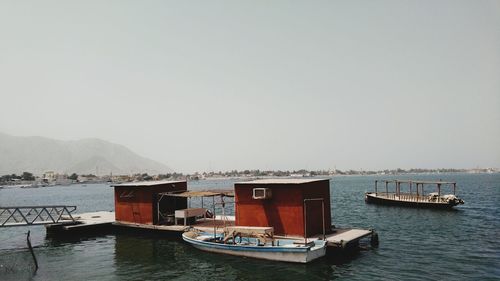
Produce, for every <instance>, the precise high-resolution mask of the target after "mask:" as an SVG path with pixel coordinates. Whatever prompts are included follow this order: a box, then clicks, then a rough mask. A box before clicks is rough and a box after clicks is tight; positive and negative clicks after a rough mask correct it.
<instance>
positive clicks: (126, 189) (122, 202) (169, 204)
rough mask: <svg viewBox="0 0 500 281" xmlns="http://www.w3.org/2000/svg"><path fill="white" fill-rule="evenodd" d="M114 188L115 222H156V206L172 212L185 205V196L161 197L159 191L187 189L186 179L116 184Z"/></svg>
mask: <svg viewBox="0 0 500 281" xmlns="http://www.w3.org/2000/svg"><path fill="white" fill-rule="evenodd" d="M114 188H115V219H116V221H117V222H125V223H137V224H157V223H158V219H159V218H158V215H157V214H158V208H159V209H160V212H162V213H173V212H174V211H175V210H177V209H185V208H186V207H187V198H174V197H166V198H163V199H162V200H161V201H160V203H158V200H159V196H158V194H159V193H162V192H181V191H186V190H187V182H186V181H147V182H130V183H123V184H117V185H115V186H114Z"/></svg>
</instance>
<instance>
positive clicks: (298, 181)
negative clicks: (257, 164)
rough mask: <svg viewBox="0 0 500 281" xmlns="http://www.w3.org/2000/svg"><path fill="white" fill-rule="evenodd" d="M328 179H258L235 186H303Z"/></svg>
mask: <svg viewBox="0 0 500 281" xmlns="http://www.w3.org/2000/svg"><path fill="white" fill-rule="evenodd" d="M327 180H329V179H298V178H283V179H260V180H253V181H244V182H237V183H235V184H252V185H255V184H303V183H311V182H318V181H327Z"/></svg>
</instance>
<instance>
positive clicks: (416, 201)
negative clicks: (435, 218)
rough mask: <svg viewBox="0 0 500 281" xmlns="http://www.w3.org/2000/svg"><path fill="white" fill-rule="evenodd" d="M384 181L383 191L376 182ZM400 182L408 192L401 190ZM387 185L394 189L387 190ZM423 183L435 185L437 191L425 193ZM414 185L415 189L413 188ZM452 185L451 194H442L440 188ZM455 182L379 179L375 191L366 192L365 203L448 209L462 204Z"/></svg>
mask: <svg viewBox="0 0 500 281" xmlns="http://www.w3.org/2000/svg"><path fill="white" fill-rule="evenodd" d="M379 182H383V183H385V191H382V192H380V191H379V190H378V183H379ZM401 184H405V185H407V186H408V187H409V192H401ZM389 185H391V186H394V190H391V192H389ZM425 185H435V186H436V190H437V192H432V193H428V194H425V191H424V186H425ZM413 186H415V190H413ZM444 186H448V187H452V188H453V194H445V195H442V193H441V188H442V187H444ZM456 189H457V183H456V182H444V181H409V180H381V181H375V192H366V193H365V201H366V203H374V204H381V205H396V206H405V207H416V208H433V209H450V208H452V207H454V206H457V205H460V204H464V201H463V200H462V199H460V198H458V197H457V196H456V195H455V194H456Z"/></svg>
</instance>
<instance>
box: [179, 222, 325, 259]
mask: <svg viewBox="0 0 500 281" xmlns="http://www.w3.org/2000/svg"><path fill="white" fill-rule="evenodd" d="M269 229H270V230H271V231H269ZM269 234H270V235H269ZM182 239H183V240H184V241H186V242H187V243H189V244H191V245H193V246H194V247H195V248H197V249H200V250H203V251H207V252H213V253H221V254H228V255H234V256H241V257H249V258H258V259H265V260H272V261H284V262H295V263H308V262H311V261H313V260H315V259H318V258H321V257H323V256H324V255H325V254H326V241H324V240H319V239H316V240H309V243H304V241H298V240H294V239H281V238H280V239H276V238H273V236H272V227H267V228H266V227H227V228H226V229H225V231H224V234H216V235H214V234H212V233H206V232H200V231H197V230H196V229H194V230H190V231H188V232H184V233H183V234H182Z"/></svg>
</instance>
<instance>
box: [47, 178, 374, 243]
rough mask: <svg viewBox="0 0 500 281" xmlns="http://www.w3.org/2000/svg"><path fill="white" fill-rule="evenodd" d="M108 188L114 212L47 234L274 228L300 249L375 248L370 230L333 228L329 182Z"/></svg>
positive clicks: (82, 217) (52, 227) (80, 218)
mask: <svg viewBox="0 0 500 281" xmlns="http://www.w3.org/2000/svg"><path fill="white" fill-rule="evenodd" d="M113 187H114V197H115V212H93V213H83V214H76V215H75V214H73V216H72V217H73V221H61V222H56V223H51V224H48V225H46V229H47V233H49V234H56V235H60V236H61V235H62V236H65V235H70V234H71V235H78V233H86V232H91V231H97V232H106V233H114V232H122V231H130V232H135V233H137V232H138V233H155V234H159V235H162V236H173V237H178V238H179V239H182V234H183V233H184V232H186V231H189V230H192V229H196V230H197V231H202V232H205V233H211V234H223V233H224V231H226V230H227V229H229V228H230V227H233V226H236V227H238V226H242V227H273V229H274V235H275V237H277V238H283V239H293V240H296V242H297V243H303V244H307V243H309V242H310V241H314V240H318V239H321V240H325V242H326V244H327V246H328V250H338V249H344V250H345V249H354V248H356V247H357V246H358V245H359V241H360V240H361V239H364V238H366V239H370V241H371V242H372V245H377V244H378V235H377V233H376V232H375V231H374V230H372V229H355V228H335V227H334V226H332V224H331V221H332V219H331V207H330V189H329V188H330V181H329V179H290V178H287V179H266V180H255V181H247V182H239V183H235V184H234V188H233V189H230V188H226V189H220V190H213V189H212V190H188V189H187V182H186V181H149V182H131V183H125V184H116V185H114V186H113ZM227 208H231V211H229V212H228V211H227V210H226V209H227ZM228 214H234V215H228Z"/></svg>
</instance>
